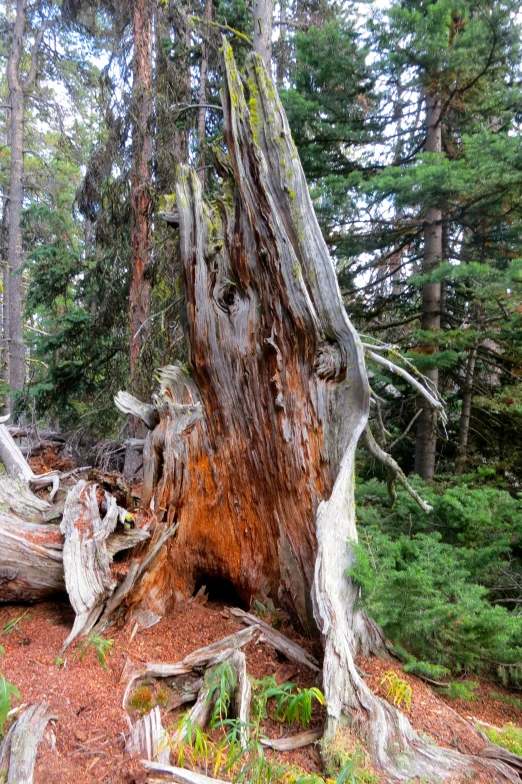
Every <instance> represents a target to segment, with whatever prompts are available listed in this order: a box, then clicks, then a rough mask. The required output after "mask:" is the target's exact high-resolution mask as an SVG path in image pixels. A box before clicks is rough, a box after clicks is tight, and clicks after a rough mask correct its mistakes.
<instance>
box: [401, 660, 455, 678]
mask: <svg viewBox="0 0 522 784" xmlns="http://www.w3.org/2000/svg"><path fill="white" fill-rule="evenodd" d="M402 669H403V670H404V672H408V673H411V674H412V675H417V677H419V678H426V679H427V680H431V681H440V680H442V678H445V677H446V676H448V675H449V674H450V671H449V670H448V668H447V667H443V666H442V664H431V662H425V661H418V660H414V661H410V662H408V663H406V664H404V665H403V668H402Z"/></svg>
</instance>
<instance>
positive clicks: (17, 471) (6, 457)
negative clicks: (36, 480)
mask: <svg viewBox="0 0 522 784" xmlns="http://www.w3.org/2000/svg"><path fill="white" fill-rule="evenodd" d="M0 462H2V463H3V464H4V467H5V470H6V471H7V473H8V474H9V476H12V477H13V478H14V479H20V480H21V481H23V482H26V483H28V482H29V480H30V479H32V478H33V476H34V474H33V472H32V470H31V468H30V467H29V465H28V463H27V461H26V459H25V457H24V456H23V454H22V453H21V451H20V449H19V448H18V446H17V445H16V443H15V440H14V438H13V436H12V435H11V433H10V432H9V430H8V429H7V427H6V426H5V425H3V424H0Z"/></svg>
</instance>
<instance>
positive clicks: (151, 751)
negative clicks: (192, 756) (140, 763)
mask: <svg viewBox="0 0 522 784" xmlns="http://www.w3.org/2000/svg"><path fill="white" fill-rule="evenodd" d="M169 744H170V740H169V737H168V735H167V733H166V731H165V730H164V729H163V725H162V723H161V716H160V710H159V708H158V707H157V706H156V707H155V708H153V710H151V711H150V713H147V714H146V716H143V717H142V718H141V719H139V720H138V721H137V722H135V723H134V724H131V727H130V731H129V734H128V735H127V738H126V740H125V751H126V752H127V754H129V755H130V756H131V757H143V758H144V759H146V760H149V761H153V760H155V761H156V762H159V763H160V764H165V765H168V764H169V759H170V745H169Z"/></svg>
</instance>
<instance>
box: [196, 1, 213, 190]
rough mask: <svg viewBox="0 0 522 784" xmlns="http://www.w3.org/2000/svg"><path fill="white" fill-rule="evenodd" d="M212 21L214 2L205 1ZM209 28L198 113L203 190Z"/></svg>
mask: <svg viewBox="0 0 522 784" xmlns="http://www.w3.org/2000/svg"><path fill="white" fill-rule="evenodd" d="M211 20H212V0H205V21H206V22H210V21H211ZM206 36H207V26H205V27H204V29H203V42H202V44H201V68H200V72H199V73H200V75H199V102H200V104H201V106H200V109H199V113H198V146H199V161H198V169H199V171H198V176H199V181H200V183H201V188H202V189H204V188H205V138H206V135H207V123H206V120H207V109H206V106H205V104H206V103H207V75H208V43H207V40H206Z"/></svg>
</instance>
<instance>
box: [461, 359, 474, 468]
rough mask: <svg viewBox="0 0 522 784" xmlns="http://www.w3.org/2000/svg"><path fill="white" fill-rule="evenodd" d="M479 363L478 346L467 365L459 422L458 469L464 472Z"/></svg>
mask: <svg viewBox="0 0 522 784" xmlns="http://www.w3.org/2000/svg"><path fill="white" fill-rule="evenodd" d="M476 362H477V346H476V345H475V346H473V348H472V349H471V351H470V352H469V357H468V362H467V365H466V377H465V379H464V386H463V388H462V410H461V412H460V422H459V449H458V455H457V469H458V471H459V472H460V471H463V470H464V468H465V465H466V451H467V448H468V436H469V420H470V416H471V397H472V394H473V379H474V377H475V364H476Z"/></svg>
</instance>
